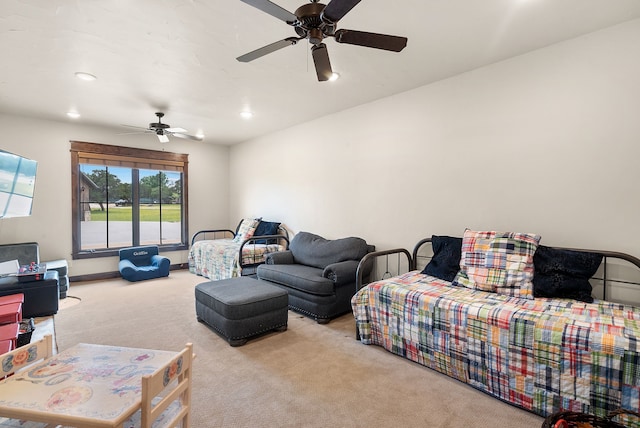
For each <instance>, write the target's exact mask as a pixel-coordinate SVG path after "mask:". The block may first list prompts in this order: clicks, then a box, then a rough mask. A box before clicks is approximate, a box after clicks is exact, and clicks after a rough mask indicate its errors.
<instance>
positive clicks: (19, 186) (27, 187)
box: [0, 150, 38, 218]
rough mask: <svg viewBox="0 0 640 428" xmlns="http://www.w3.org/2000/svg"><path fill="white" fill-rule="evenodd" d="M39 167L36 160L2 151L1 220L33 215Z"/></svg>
mask: <svg viewBox="0 0 640 428" xmlns="http://www.w3.org/2000/svg"><path fill="white" fill-rule="evenodd" d="M37 166H38V163H37V162H36V161H34V160H31V159H27V158H24V157H22V156H18V155H14V154H13V153H9V152H5V151H4V150H0V218H8V217H24V216H29V215H31V206H32V204H33V193H34V191H35V185H36V169H37Z"/></svg>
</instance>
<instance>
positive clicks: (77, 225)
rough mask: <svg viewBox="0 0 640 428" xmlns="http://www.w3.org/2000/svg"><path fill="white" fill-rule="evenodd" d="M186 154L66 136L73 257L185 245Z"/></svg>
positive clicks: (166, 248) (186, 229)
mask: <svg viewBox="0 0 640 428" xmlns="http://www.w3.org/2000/svg"><path fill="white" fill-rule="evenodd" d="M187 166H188V155H184V154H176V153H167V152H159V151H154V150H143V149H133V148H129V147H119V146H108V145H102V144H95V143H84V142H78V141H72V142H71V176H72V195H73V197H72V204H73V206H72V213H73V258H76V259H77V258H89V257H100V256H114V255H117V253H118V250H119V249H120V248H124V247H131V246H138V245H158V246H159V247H161V248H163V249H165V250H179V249H186V248H187V247H188V242H187V239H188V238H187V237H188V228H187V218H188V216H187V212H186V211H187V206H188V204H187V200H188V198H187V191H186V189H187V186H186V183H187Z"/></svg>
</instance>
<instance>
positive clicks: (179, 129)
mask: <svg viewBox="0 0 640 428" xmlns="http://www.w3.org/2000/svg"><path fill="white" fill-rule="evenodd" d="M164 132H171V133H176V132H187V130H186V129H184V128H166V129H164Z"/></svg>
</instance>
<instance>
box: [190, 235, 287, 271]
mask: <svg viewBox="0 0 640 428" xmlns="http://www.w3.org/2000/svg"><path fill="white" fill-rule="evenodd" d="M241 245H242V242H235V241H234V240H233V239H213V240H205V241H196V242H195V243H194V244H193V245H192V246H191V249H190V250H189V272H191V273H195V274H197V275H200V276H204V277H207V278H209V279H211V280H213V281H217V280H219V279H228V278H234V277H237V276H240V275H241V273H242V266H241V264H240V259H239V256H240V246H241ZM285 249H286V248H285V247H284V246H282V245H279V244H247V245H245V246H244V248H243V249H242V264H243V265H251V264H257V263H262V262H264V257H265V255H266V254H268V253H272V252H275V251H284V250H285Z"/></svg>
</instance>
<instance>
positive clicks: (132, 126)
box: [120, 125, 149, 131]
mask: <svg viewBox="0 0 640 428" xmlns="http://www.w3.org/2000/svg"><path fill="white" fill-rule="evenodd" d="M120 126H126V127H127V128H136V129H142V130H144V131H148V130H149V128H145V127H142V126H134V125H120Z"/></svg>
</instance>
